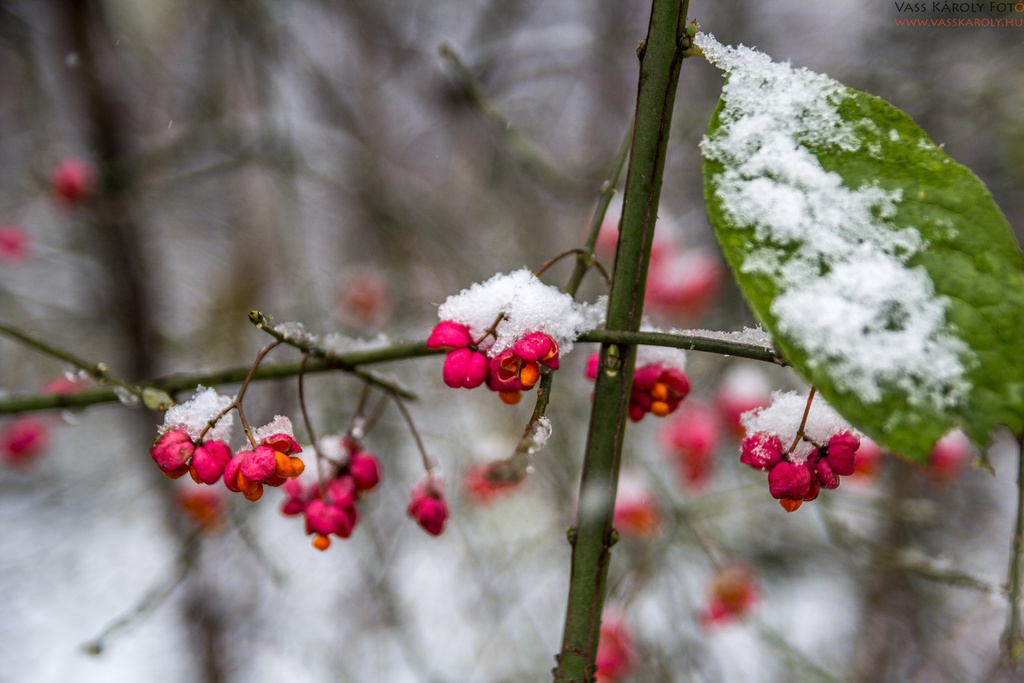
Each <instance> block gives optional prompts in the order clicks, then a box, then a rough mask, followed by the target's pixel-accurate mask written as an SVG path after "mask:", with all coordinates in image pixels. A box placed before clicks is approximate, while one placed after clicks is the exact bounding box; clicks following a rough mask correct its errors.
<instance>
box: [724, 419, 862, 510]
mask: <svg viewBox="0 0 1024 683" xmlns="http://www.w3.org/2000/svg"><path fill="white" fill-rule="evenodd" d="M814 446H815V449H814V450H813V451H812V452H811V453H810V455H808V456H807V457H806V459H804V460H802V461H798V460H796V459H794V458H793V457H792V454H791V452H785V451H784V446H783V444H782V439H780V438H779V436H778V435H777V434H770V433H767V432H758V433H756V434H752V435H751V436H748V437H747V438H745V439H744V440H743V443H742V444H741V445H740V449H741V454H740V462H742V463H744V464H746V465H749V466H750V467H753V468H754V469H759V470H761V471H762V472H768V490H769V491H770V492H771V494H772V497H774V498H776V499H778V501H779V503H781V505H782V507H784V508H785V509H786V510H787V511H788V512H793V511H794V510H796V509H797V508H799V507H800V505H801V504H803V502H804V501H806V500H814V499H815V498H817V497H818V493H819V492H820V491H821V488H822V487H825V488H827V489H834V488H836V487H838V486H839V477H840V476H849V475H851V474H853V472H854V469H855V466H854V456H855V455H856V453H857V449H858V448H859V447H860V439H858V438H857V437H856V436H855V435H854V434H853V433H852V432H849V431H843V432H840V433H838V434H835V435H833V436H832V437H831V438H830V439H829V440H828V443H826V444H825V445H818V444H814ZM790 450H792V449H790Z"/></svg>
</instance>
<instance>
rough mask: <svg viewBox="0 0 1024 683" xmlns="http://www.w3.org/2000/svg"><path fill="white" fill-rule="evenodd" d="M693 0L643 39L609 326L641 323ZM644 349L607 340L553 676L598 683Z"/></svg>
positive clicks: (659, 17)
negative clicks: (624, 456) (639, 354)
mask: <svg viewBox="0 0 1024 683" xmlns="http://www.w3.org/2000/svg"><path fill="white" fill-rule="evenodd" d="M688 4H689V2H688V0H683V2H680V0H654V2H653V6H652V8H651V20H650V24H649V25H648V30H647V39H646V40H645V41H644V42H643V43H641V47H639V48H638V50H637V54H638V56H639V57H640V84H639V88H638V94H637V105H636V116H635V118H634V129H633V142H632V145H631V154H630V160H629V170H628V171H627V175H626V194H625V198H624V208H623V216H622V225H621V227H620V230H619V243H618V249H617V251H616V257H615V274H614V279H613V285H612V291H611V296H610V298H609V303H608V323H607V327H608V329H610V330H631V331H636V330H638V329H639V328H640V316H641V313H642V312H643V299H644V289H645V287H646V284H647V267H648V261H649V260H650V256H651V243H652V240H653V237H654V224H655V220H656V218H657V215H658V200H659V197H660V195H661V180H662V173H663V171H664V168H665V153H666V149H667V146H668V135H669V127H670V125H669V124H670V122H671V120H672V105H673V102H674V101H675V94H676V84H677V83H678V80H679V69H680V66H681V63H682V54H681V49H680V39H681V38H682V37H683V32H684V29H685V24H686V11H687V6H688ZM635 358H636V347H635V346H634V345H623V344H602V346H601V365H600V370H599V371H598V374H597V382H596V384H595V387H594V403H593V407H592V409H591V413H590V427H589V432H588V435H587V449H586V454H585V456H584V461H583V473H582V476H581V478H580V493H579V509H578V512H577V518H576V528H575V530H574V532H573V533H572V534H570V540H571V541H572V545H573V548H572V566H571V569H570V578H569V599H568V605H567V607H566V614H565V630H564V633H563V639H562V650H561V653H560V654H559V655H558V656H557V657H556V659H557V666H556V668H555V670H554V680H555V681H561V682H563V683H568V682H569V681H576V682H584V681H587V682H589V681H593V680H594V674H595V672H596V666H595V664H594V661H595V658H596V655H597V643H598V636H599V634H600V626H601V611H602V609H603V607H604V595H605V584H606V581H607V578H608V562H609V559H610V557H611V546H612V544H613V542H614V536H613V530H612V512H613V509H614V507H615V494H616V489H617V486H618V477H619V459H620V456H621V453H622V440H623V433H624V431H625V425H626V416H627V411H628V404H629V393H630V386H631V385H632V382H633V365H634V361H635Z"/></svg>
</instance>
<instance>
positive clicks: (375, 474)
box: [348, 453, 380, 491]
mask: <svg viewBox="0 0 1024 683" xmlns="http://www.w3.org/2000/svg"><path fill="white" fill-rule="evenodd" d="M348 471H349V474H350V475H351V476H352V480H353V481H354V482H355V485H356V488H357V489H359V490H360V491H369V490H370V489H372V488H373V487H374V486H376V485H377V484H378V482H380V465H379V464H378V463H377V458H375V457H373V455H372V454H370V453H356V454H355V455H353V456H352V460H351V461H350V462H349V464H348Z"/></svg>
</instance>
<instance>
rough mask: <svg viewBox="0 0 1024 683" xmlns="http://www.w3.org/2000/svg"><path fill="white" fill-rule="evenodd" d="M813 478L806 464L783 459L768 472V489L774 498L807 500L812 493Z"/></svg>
mask: <svg viewBox="0 0 1024 683" xmlns="http://www.w3.org/2000/svg"><path fill="white" fill-rule="evenodd" d="M813 480H814V477H812V476H811V471H810V470H809V469H808V468H807V467H806V466H805V465H803V464H797V463H795V462H790V461H788V460H783V461H781V462H778V463H776V464H775V466H774V467H772V469H771V471H770V472H769V473H768V490H769V491H770V492H771V494H772V497H773V498H790V499H793V500H805V499H806V498H807V496H808V495H810V493H811V482H812V481H813ZM814 483H817V482H816V481H815V482H814Z"/></svg>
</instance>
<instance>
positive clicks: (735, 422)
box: [715, 363, 771, 439]
mask: <svg viewBox="0 0 1024 683" xmlns="http://www.w3.org/2000/svg"><path fill="white" fill-rule="evenodd" d="M770 403H771V384H769V382H768V377H767V376H766V375H765V374H764V372H763V371H762V370H760V369H759V368H756V367H754V366H753V365H752V364H750V363H737V364H736V365H733V366H732V367H731V368H729V370H727V371H726V373H725V374H724V375H723V376H722V381H721V382H720V383H719V385H718V391H717V392H715V408H716V409H717V410H718V414H719V415H720V416H721V418H722V421H723V422H724V423H725V426H726V427H727V428H728V429H729V431H730V432H732V434H733V436H734V437H735V438H737V439H742V438H743V435H744V434H745V433H746V430H745V429H744V427H743V424H742V423H741V422H740V417H741V416H742V415H743V413H746V412H749V411H751V410H754V409H756V408H765V407H767V406H768V405H769V404H770Z"/></svg>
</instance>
